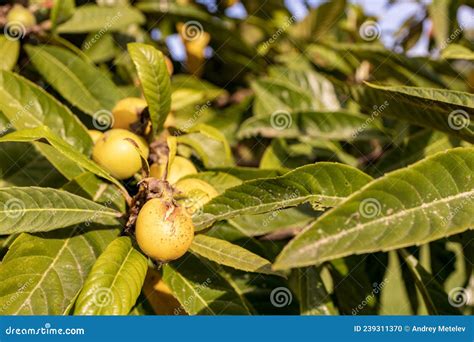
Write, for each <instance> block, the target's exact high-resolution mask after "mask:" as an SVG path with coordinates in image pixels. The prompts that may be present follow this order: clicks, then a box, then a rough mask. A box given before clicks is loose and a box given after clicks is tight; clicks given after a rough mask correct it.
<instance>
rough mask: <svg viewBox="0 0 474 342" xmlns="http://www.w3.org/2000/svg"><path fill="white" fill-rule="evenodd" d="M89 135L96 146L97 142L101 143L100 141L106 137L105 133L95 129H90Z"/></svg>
mask: <svg viewBox="0 0 474 342" xmlns="http://www.w3.org/2000/svg"><path fill="white" fill-rule="evenodd" d="M88 133H89V136H90V137H91V139H92V142H93V143H94V144H96V143H97V141H99V139H100V138H102V136H103V135H104V133H103V132H101V131H97V130H95V129H90V130H88Z"/></svg>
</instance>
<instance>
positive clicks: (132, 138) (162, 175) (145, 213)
mask: <svg viewBox="0 0 474 342" xmlns="http://www.w3.org/2000/svg"><path fill="white" fill-rule="evenodd" d="M146 106H147V103H146V101H145V100H143V99H140V98H126V99H123V100H121V101H119V102H118V103H117V104H116V106H115V107H114V109H113V110H112V114H113V119H114V120H113V122H114V123H113V127H112V129H110V130H108V131H106V132H105V133H103V132H100V131H96V130H90V131H89V134H90V136H91V138H92V140H93V141H94V149H93V152H92V158H93V160H94V161H95V162H96V163H98V164H99V165H101V166H102V167H103V168H104V169H106V170H107V171H108V172H109V173H110V174H111V175H112V176H114V177H115V178H117V179H120V180H124V179H128V178H131V177H133V176H134V175H135V174H136V173H137V172H139V171H140V170H141V168H142V159H143V158H145V159H148V157H149V154H150V150H149V146H148V143H147V141H146V140H145V139H144V138H143V137H141V136H139V135H137V134H135V133H133V132H131V129H133V128H134V127H135V125H136V124H137V123H143V120H141V117H140V115H141V113H142V112H143V110H144V109H145V108H146ZM149 128H151V127H147V129H149ZM146 131H147V130H142V132H143V133H145V134H146ZM172 160H173V161H172V163H171V165H170V167H169V168H168V166H167V165H166V163H161V164H157V163H155V164H152V165H151V167H150V178H146V179H144V181H147V180H152V181H153V182H154V184H160V185H161V186H163V189H165V190H163V192H162V193H161V194H160V195H159V196H158V197H157V196H154V197H150V196H148V193H146V192H147V191H150V190H149V189H146V187H144V188H143V189H142V188H140V189H141V190H140V191H144V192H145V196H144V197H143V198H147V199H148V198H151V199H149V200H148V201H146V200H145V201H146V203H144V204H143V202H145V201H139V203H140V204H139V205H138V207H136V209H135V210H136V211H135V212H137V213H138V214H135V215H136V221H135V235H136V239H137V242H138V245H139V246H140V248H141V250H142V251H143V252H144V253H145V254H146V255H148V256H149V257H151V258H152V259H154V260H157V261H160V262H168V261H171V260H175V259H177V258H179V257H181V256H182V255H183V254H184V253H186V251H187V250H188V249H189V247H190V246H191V243H192V241H193V237H194V225H193V222H192V218H191V217H192V215H193V214H195V213H196V212H197V211H198V210H199V209H200V208H201V207H202V206H203V205H204V204H205V203H206V202H208V201H209V200H210V199H212V198H213V197H215V196H216V195H217V191H216V190H215V189H214V188H213V187H212V186H211V185H210V184H208V183H206V182H205V181H203V180H200V179H197V178H189V177H193V175H196V174H197V173H198V171H197V169H196V167H195V166H194V164H193V163H192V162H191V161H190V160H188V159H186V158H184V157H181V156H175V157H174V158H173V159H172ZM144 189H145V190H144ZM140 191H139V194H138V195H137V196H139V195H140Z"/></svg>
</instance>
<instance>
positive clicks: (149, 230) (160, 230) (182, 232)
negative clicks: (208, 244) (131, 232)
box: [135, 198, 194, 262]
mask: <svg viewBox="0 0 474 342" xmlns="http://www.w3.org/2000/svg"><path fill="white" fill-rule="evenodd" d="M135 235H136V238H137V242H138V245H139V246H140V249H141V250H142V251H143V253H145V254H146V255H148V256H149V257H150V258H152V259H154V260H157V261H161V262H167V261H171V260H176V259H178V258H180V257H181V256H183V255H184V253H186V251H187V250H188V249H189V247H190V246H191V243H192V242H193V238H194V225H193V222H192V220H191V217H190V216H189V215H188V214H187V213H186V210H184V209H183V208H181V207H179V206H175V205H174V204H172V203H171V202H168V203H167V204H166V203H164V202H163V201H162V200H161V199H159V198H153V199H151V200H149V201H148V202H146V203H145V205H144V206H143V207H142V209H141V210H140V212H139V213H138V217H137V222H136V226H135Z"/></svg>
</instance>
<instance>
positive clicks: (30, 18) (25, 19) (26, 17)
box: [7, 4, 36, 29]
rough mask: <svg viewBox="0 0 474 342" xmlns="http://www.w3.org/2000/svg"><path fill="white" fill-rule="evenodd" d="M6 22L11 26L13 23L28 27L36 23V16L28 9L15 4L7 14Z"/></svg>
mask: <svg viewBox="0 0 474 342" xmlns="http://www.w3.org/2000/svg"><path fill="white" fill-rule="evenodd" d="M7 22H8V23H9V24H10V25H11V26H12V27H13V25H15V24H20V25H22V26H23V27H24V28H25V29H29V28H31V27H33V26H35V25H36V18H35V16H34V15H33V13H31V12H30V11H29V10H28V9H26V8H25V7H23V6H22V5H18V4H16V5H15V6H13V8H12V9H11V10H10V11H9V12H8V14H7Z"/></svg>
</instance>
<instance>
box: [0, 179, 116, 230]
mask: <svg viewBox="0 0 474 342" xmlns="http://www.w3.org/2000/svg"><path fill="white" fill-rule="evenodd" d="M0 209H1V210H0V224H1V228H0V235H6V234H13V233H22V232H30V233H34V232H46V231H50V230H54V229H58V228H63V227H67V226H71V225H74V224H78V223H81V222H86V221H87V222H88V224H90V223H92V222H101V223H104V220H105V222H106V223H109V224H114V223H116V222H117V221H116V219H117V218H118V217H119V216H121V213H119V212H117V211H115V210H113V209H110V208H107V207H104V206H102V205H100V204H97V203H95V202H92V201H90V200H87V199H85V198H82V197H80V196H77V195H74V194H71V193H69V192H66V191H63V190H57V189H50V188H38V187H10V188H1V189H0Z"/></svg>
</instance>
